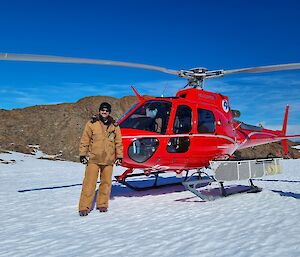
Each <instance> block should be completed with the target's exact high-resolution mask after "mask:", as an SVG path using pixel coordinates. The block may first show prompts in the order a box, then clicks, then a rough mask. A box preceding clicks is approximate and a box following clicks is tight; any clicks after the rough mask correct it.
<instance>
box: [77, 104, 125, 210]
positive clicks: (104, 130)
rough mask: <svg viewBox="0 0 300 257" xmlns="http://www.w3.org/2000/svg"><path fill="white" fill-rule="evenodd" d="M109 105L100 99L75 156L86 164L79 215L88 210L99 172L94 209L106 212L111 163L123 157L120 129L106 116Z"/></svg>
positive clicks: (111, 169)
mask: <svg viewBox="0 0 300 257" xmlns="http://www.w3.org/2000/svg"><path fill="white" fill-rule="evenodd" d="M110 113H111V105H110V104H109V103H106V102H103V103H101V105H100V107H99V115H98V117H95V116H94V117H93V118H92V120H91V121H89V122H88V123H87V124H86V126H85V129H84V131H83V134H82V137H81V140H80V147H79V155H80V162H81V163H83V164H86V170H85V177H84V180H83V184H82V191H81V196H80V201H79V215H80V216H87V215H88V214H89V212H90V211H91V206H92V202H93V199H94V195H95V188H96V184H97V180H98V174H99V171H100V186H99V189H98V195H97V200H96V208H97V210H99V211H100V212H107V208H108V201H109V197H110V191H111V183H112V171H113V164H114V163H115V164H116V165H120V164H121V163H122V159H123V145H122V137H121V130H120V127H119V125H118V123H116V122H115V121H114V119H113V118H112V117H111V116H110V115H109V114H110Z"/></svg>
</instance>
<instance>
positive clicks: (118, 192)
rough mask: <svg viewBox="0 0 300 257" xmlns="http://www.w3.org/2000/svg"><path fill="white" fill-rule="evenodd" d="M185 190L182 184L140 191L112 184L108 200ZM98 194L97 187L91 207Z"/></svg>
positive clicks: (94, 203) (93, 205)
mask: <svg viewBox="0 0 300 257" xmlns="http://www.w3.org/2000/svg"><path fill="white" fill-rule="evenodd" d="M183 191H186V189H185V187H184V186H183V185H167V186H165V187H161V188H154V189H147V190H141V191H135V190H133V189H130V188H128V187H126V186H124V185H122V184H113V185H112V190H111V194H110V200H115V199H116V198H118V197H144V196H158V195H165V194H170V193H179V192H183ZM97 195H98V189H97V190H96V192H95V197H94V200H93V203H92V209H94V207H95V205H96V199H97ZM196 198H197V197H196Z"/></svg>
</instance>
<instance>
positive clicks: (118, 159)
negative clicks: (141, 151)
mask: <svg viewBox="0 0 300 257" xmlns="http://www.w3.org/2000/svg"><path fill="white" fill-rule="evenodd" d="M122 161H123V159H122V158H117V160H116V161H115V164H116V166H119V165H121V164H122Z"/></svg>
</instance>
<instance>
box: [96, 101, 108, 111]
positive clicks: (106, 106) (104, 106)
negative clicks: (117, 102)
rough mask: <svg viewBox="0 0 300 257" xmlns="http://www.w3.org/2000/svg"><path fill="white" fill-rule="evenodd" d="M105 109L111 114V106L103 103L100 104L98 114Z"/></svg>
mask: <svg viewBox="0 0 300 257" xmlns="http://www.w3.org/2000/svg"><path fill="white" fill-rule="evenodd" d="M103 108H106V109H107V110H108V111H109V112H111V105H110V104H109V103H107V102H103V103H101V104H100V107H99V112H100V110H101V109H103Z"/></svg>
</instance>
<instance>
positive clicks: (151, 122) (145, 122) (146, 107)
mask: <svg viewBox="0 0 300 257" xmlns="http://www.w3.org/2000/svg"><path fill="white" fill-rule="evenodd" d="M171 106H172V104H171V103H170V102H167V101H147V102H145V103H144V104H143V105H141V106H139V107H138V108H137V109H136V110H135V111H134V112H133V113H132V114H131V115H130V116H129V117H128V118H127V119H126V120H124V121H123V122H122V123H121V124H120V127H121V128H132V129H140V130H147V131H151V132H156V133H160V134H165V133H166V130H167V127H168V121H169V116H170V112H171Z"/></svg>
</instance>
